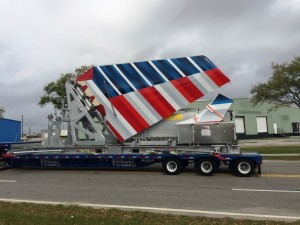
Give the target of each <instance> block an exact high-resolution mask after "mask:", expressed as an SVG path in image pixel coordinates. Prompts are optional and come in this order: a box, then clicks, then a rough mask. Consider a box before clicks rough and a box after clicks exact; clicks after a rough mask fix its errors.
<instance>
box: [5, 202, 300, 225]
mask: <svg viewBox="0 0 300 225" xmlns="http://www.w3.org/2000/svg"><path fill="white" fill-rule="evenodd" d="M19 224H20V225H35V224H39V225H40V224H43V225H58V224H59V225H68V224H70V225H71V224H72V225H76V224H78V225H84V224H92V225H97V224H103V225H117V224H122V225H142V224H146V225H147V224H149V225H159V224H161V225H193V224H195V225H196V224H197V225H198V224H224V225H254V224H255V225H263V224H266V225H275V224H276V225H277V224H278V225H281V224H282V225H283V224H291V225H296V224H300V221H297V222H290V223H286V222H278V221H262V220H261V221H254V220H236V219H230V218H224V219H223V218H222V219H221V218H220V219H219V218H206V217H196V216H181V215H170V214H158V213H148V212H140V211H121V210H117V209H93V208H87V207H78V206H62V205H37V204H27V203H7V202H0V225H19Z"/></svg>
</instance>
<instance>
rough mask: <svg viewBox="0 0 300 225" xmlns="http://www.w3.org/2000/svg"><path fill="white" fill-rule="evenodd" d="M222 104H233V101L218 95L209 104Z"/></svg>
mask: <svg viewBox="0 0 300 225" xmlns="http://www.w3.org/2000/svg"><path fill="white" fill-rule="evenodd" d="M224 103H233V100H232V99H230V98H227V97H226V96H224V95H221V94H219V95H218V96H217V97H216V99H215V100H214V101H213V102H212V103H211V104H212V105H218V104H224Z"/></svg>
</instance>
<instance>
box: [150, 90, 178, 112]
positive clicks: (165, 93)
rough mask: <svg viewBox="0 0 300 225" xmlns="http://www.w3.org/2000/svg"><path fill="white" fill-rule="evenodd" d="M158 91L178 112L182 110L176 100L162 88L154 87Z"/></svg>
mask: <svg viewBox="0 0 300 225" xmlns="http://www.w3.org/2000/svg"><path fill="white" fill-rule="evenodd" d="M154 87H155V88H156V90H157V91H158V92H159V93H160V94H161V95H162V96H163V97H164V98H165V99H166V100H167V101H168V102H169V104H171V106H172V107H173V108H174V109H175V110H176V111H177V110H179V109H181V107H180V106H179V105H178V104H177V103H176V102H175V101H174V99H173V98H172V97H171V96H170V95H169V94H168V93H167V92H166V91H165V90H164V89H163V88H162V87H161V86H160V85H155V86H154Z"/></svg>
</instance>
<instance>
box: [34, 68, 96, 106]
mask: <svg viewBox="0 0 300 225" xmlns="http://www.w3.org/2000/svg"><path fill="white" fill-rule="evenodd" d="M91 67H92V66H81V67H79V68H76V69H75V72H74V73H65V74H61V75H60V77H59V78H58V79H57V80H56V81H52V82H50V83H48V84H46V85H45V87H44V92H45V94H44V95H43V96H42V97H41V98H40V101H39V102H38V105H39V106H41V107H43V106H45V105H47V104H48V103H51V104H53V106H54V107H55V108H57V109H61V108H62V101H63V100H64V99H65V98H66V89H65V84H66V82H67V81H68V80H70V79H74V78H76V77H78V76H79V75H81V74H83V73H85V72H86V71H87V70H89V69H90V68H91Z"/></svg>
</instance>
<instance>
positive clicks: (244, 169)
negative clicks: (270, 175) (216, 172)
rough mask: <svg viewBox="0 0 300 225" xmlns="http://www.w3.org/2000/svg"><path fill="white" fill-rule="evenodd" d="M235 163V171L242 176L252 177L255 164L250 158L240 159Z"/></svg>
mask: <svg viewBox="0 0 300 225" xmlns="http://www.w3.org/2000/svg"><path fill="white" fill-rule="evenodd" d="M234 165H235V166H234V170H235V173H236V174H237V175H238V176H240V177H250V176H251V175H252V174H253V172H254V164H253V162H252V161H251V160H249V159H239V160H237V161H236V162H235V164H234Z"/></svg>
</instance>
